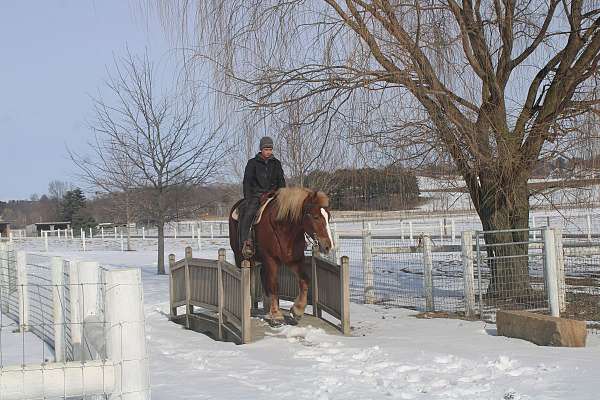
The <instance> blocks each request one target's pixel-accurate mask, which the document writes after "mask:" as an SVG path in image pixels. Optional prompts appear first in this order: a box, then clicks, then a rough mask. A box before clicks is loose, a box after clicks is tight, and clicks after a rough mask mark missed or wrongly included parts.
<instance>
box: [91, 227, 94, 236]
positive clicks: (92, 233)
mask: <svg viewBox="0 0 600 400" xmlns="http://www.w3.org/2000/svg"><path fill="white" fill-rule="evenodd" d="M93 238H94V232H93V231H92V227H91V226H90V239H93Z"/></svg>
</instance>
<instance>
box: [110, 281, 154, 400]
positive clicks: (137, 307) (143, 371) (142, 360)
mask: <svg viewBox="0 0 600 400" xmlns="http://www.w3.org/2000/svg"><path fill="white" fill-rule="evenodd" d="M104 276H105V278H104V281H105V282H106V298H105V307H104V308H105V314H106V323H107V331H108V332H107V334H106V338H107V349H106V352H107V358H108V359H109V360H111V361H112V362H113V363H114V365H115V370H116V371H115V378H116V382H115V391H114V394H113V395H111V396H110V399H115V400H116V399H119V400H148V399H150V388H149V378H148V376H149V369H148V357H147V354H146V334H145V327H144V293H143V290H142V279H141V271H140V270H139V269H119V270H114V271H106V272H104Z"/></svg>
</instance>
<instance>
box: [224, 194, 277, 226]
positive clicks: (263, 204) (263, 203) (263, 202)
mask: <svg viewBox="0 0 600 400" xmlns="http://www.w3.org/2000/svg"><path fill="white" fill-rule="evenodd" d="M274 199H275V193H272V192H269V193H265V194H263V195H262V196H261V197H260V208H259V209H258V211H257V212H256V215H255V216H254V221H253V222H252V225H257V224H258V223H259V222H260V219H261V217H262V214H263V212H264V211H265V208H267V205H268V204H269V203H270V202H271V201H272V200H274ZM243 204H244V203H243V202H241V203H240V204H239V205H238V206H237V207H236V208H235V210H233V212H232V213H231V218H232V219H233V220H234V221H239V218H240V213H239V211H238V209H239V208H240V206H242V207H243Z"/></svg>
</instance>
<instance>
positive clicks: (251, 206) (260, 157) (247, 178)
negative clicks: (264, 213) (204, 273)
mask: <svg viewBox="0 0 600 400" xmlns="http://www.w3.org/2000/svg"><path fill="white" fill-rule="evenodd" d="M282 187H285V176H284V174H283V169H282V168H281V162H279V160H278V159H276V158H275V157H274V156H273V139H271V138H270V137H268V136H265V137H263V138H261V139H260V152H259V153H258V154H256V156H255V157H254V158H251V159H250V160H248V163H247V164H246V169H245V171H244V200H245V201H244V203H245V205H244V207H242V213H241V215H240V225H239V227H240V231H239V233H240V243H243V247H242V256H243V257H244V258H246V259H248V258H251V257H252V256H253V255H254V244H253V243H252V238H251V235H250V229H251V228H252V222H253V221H254V217H255V215H256V212H257V211H258V209H259V208H260V197H261V195H263V194H264V193H268V192H271V191H275V190H277V189H279V188H282Z"/></svg>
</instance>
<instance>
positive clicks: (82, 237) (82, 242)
mask: <svg viewBox="0 0 600 400" xmlns="http://www.w3.org/2000/svg"><path fill="white" fill-rule="evenodd" d="M81 246H83V251H85V232H84V231H83V228H82V229H81Z"/></svg>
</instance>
